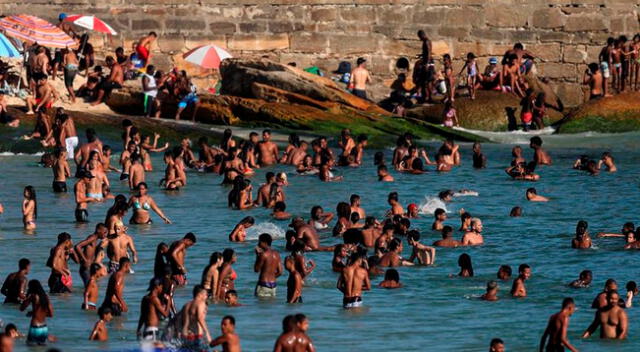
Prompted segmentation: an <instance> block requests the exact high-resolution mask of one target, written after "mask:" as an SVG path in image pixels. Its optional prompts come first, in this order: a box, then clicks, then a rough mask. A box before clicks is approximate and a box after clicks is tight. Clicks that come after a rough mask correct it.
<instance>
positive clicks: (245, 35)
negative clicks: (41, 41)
mask: <svg viewBox="0 0 640 352" xmlns="http://www.w3.org/2000/svg"><path fill="white" fill-rule="evenodd" d="M639 6H640V0H328V1H320V0H235V1H231V0H227V1H225V0H181V1H176V0H111V1H99V0H27V1H25V2H23V3H18V4H16V3H15V1H9V0H0V11H1V12H2V13H4V14H15V13H29V14H35V15H39V16H42V17H44V18H47V19H50V20H55V18H56V17H57V14H58V12H62V11H64V12H67V13H91V14H96V15H98V16H99V17H100V18H102V19H104V20H105V21H107V22H108V23H110V24H112V25H113V27H114V28H115V29H116V30H117V31H119V32H120V33H121V35H119V36H118V37H116V38H114V40H113V42H112V43H111V44H110V45H109V47H112V46H116V45H124V46H125V48H126V49H129V48H131V43H132V40H135V39H136V38H139V37H140V36H141V35H144V34H145V33H148V32H149V31H151V30H154V31H157V32H158V33H160V35H161V36H160V39H159V40H158V42H157V48H156V49H155V52H156V53H155V57H154V59H153V60H154V62H155V63H156V64H158V65H160V66H164V67H168V66H170V65H172V64H173V63H176V64H178V65H180V64H181V63H182V62H181V59H180V55H178V54H180V53H181V52H183V51H185V50H187V49H190V48H193V47H195V46H197V45H199V44H202V43H209V42H213V43H216V44H219V45H221V46H223V47H227V48H228V49H229V50H230V51H231V52H232V53H233V54H234V55H235V56H263V55H268V56H269V57H271V58H273V59H275V60H277V61H280V62H297V63H298V65H299V66H308V65H317V66H319V67H321V68H323V69H324V70H326V71H329V70H334V69H335V68H336V67H337V65H338V62H339V61H341V60H353V61H355V60H354V59H355V58H356V57H358V56H364V57H367V58H368V59H369V67H370V69H371V70H372V71H373V73H374V75H375V77H376V79H377V81H378V82H383V81H387V80H388V79H390V78H393V73H394V65H395V60H396V59H397V58H399V57H401V56H406V57H409V58H413V57H414V56H415V54H417V53H418V52H419V51H420V42H419V41H418V40H417V38H416V32H417V30H419V29H424V30H425V31H426V32H427V34H428V35H429V37H430V38H431V39H432V40H433V42H434V49H435V53H436V54H437V55H441V54H443V53H447V52H448V53H450V54H452V55H453V56H454V57H455V58H456V59H457V61H456V68H459V67H461V65H462V64H461V60H460V59H461V58H462V57H463V56H464V55H466V53H467V52H470V51H471V52H474V53H475V54H476V55H477V56H479V57H480V60H479V63H480V66H481V68H482V67H483V66H484V65H485V63H486V61H487V59H488V57H490V56H499V55H501V54H503V53H504V51H505V50H506V49H508V48H509V47H511V46H512V44H513V43H514V42H522V43H524V44H525V47H526V48H527V49H529V50H531V51H533V52H534V53H536V54H537V55H538V56H539V58H540V60H539V62H538V65H537V67H538V72H539V74H540V75H542V76H545V77H548V78H549V79H550V80H551V81H552V82H553V83H554V87H555V89H556V90H557V91H558V93H559V94H560V95H561V96H562V97H563V98H564V99H565V101H566V102H567V103H569V104H576V103H578V102H579V101H580V100H581V99H582V89H581V86H580V83H579V81H580V80H581V77H582V72H583V71H584V69H585V64H586V63H588V62H591V61H595V60H597V55H598V52H599V50H600V48H601V46H602V44H603V42H604V41H605V40H606V38H607V37H608V36H612V35H616V36H617V35H620V34H627V35H629V36H631V35H633V34H634V33H636V32H638V31H639V30H640V28H639V21H638V12H639ZM97 40H98V41H100V38H97ZM101 45H102V44H101V43H98V45H97V46H101Z"/></svg>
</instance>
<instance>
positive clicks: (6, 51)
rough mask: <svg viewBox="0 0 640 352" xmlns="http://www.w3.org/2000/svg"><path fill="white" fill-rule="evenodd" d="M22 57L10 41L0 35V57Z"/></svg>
mask: <svg viewBox="0 0 640 352" xmlns="http://www.w3.org/2000/svg"><path fill="white" fill-rule="evenodd" d="M19 56H22V55H21V54H20V52H19V51H18V49H16V47H15V46H13V44H11V41H9V39H7V37H5V36H4V34H2V33H0V57H19Z"/></svg>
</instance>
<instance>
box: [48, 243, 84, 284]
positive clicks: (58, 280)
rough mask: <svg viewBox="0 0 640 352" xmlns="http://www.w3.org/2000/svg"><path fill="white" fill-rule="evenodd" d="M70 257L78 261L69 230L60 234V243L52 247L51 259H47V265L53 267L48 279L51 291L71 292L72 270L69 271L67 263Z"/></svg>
mask: <svg viewBox="0 0 640 352" xmlns="http://www.w3.org/2000/svg"><path fill="white" fill-rule="evenodd" d="M69 257H71V258H72V259H73V261H74V262H78V260H77V258H76V253H75V252H74V251H73V242H71V235H70V234H68V233H67V232H62V233H60V234H59V235H58V243H57V244H56V245H55V247H53V248H51V252H50V255H49V259H48V260H47V266H48V267H49V268H51V274H50V275H49V281H48V284H49V290H50V292H51V293H68V292H71V286H72V279H71V271H69V265H68V264H67V261H68V260H69Z"/></svg>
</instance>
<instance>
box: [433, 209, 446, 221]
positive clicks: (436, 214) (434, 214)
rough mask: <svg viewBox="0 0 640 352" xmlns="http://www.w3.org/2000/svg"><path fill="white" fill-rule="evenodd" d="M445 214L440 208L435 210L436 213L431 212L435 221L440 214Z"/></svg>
mask: <svg viewBox="0 0 640 352" xmlns="http://www.w3.org/2000/svg"><path fill="white" fill-rule="evenodd" d="M446 213H447V212H446V211H445V210H444V209H442V208H438V209H436V211H434V212H433V216H434V217H435V218H436V219H437V218H438V217H439V216H440V215H442V214H446Z"/></svg>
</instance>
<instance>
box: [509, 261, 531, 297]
mask: <svg viewBox="0 0 640 352" xmlns="http://www.w3.org/2000/svg"><path fill="white" fill-rule="evenodd" d="M518 272H519V273H520V274H519V275H518V277H517V278H516V279H515V280H513V286H512V287H511V296H513V297H527V288H526V287H525V286H524V282H525V281H527V280H529V278H530V277H531V267H529V265H527V264H520V266H519V267H518Z"/></svg>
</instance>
